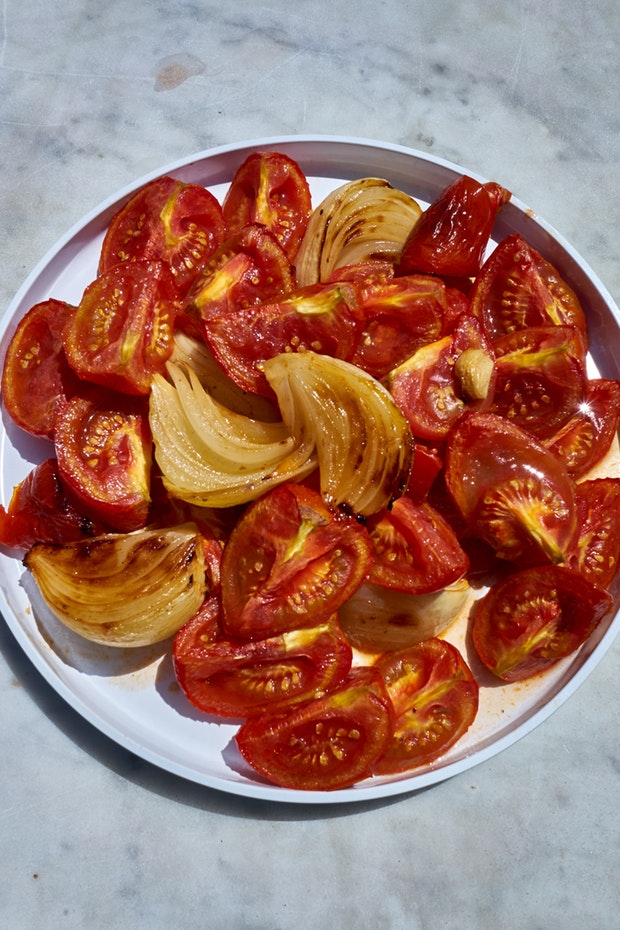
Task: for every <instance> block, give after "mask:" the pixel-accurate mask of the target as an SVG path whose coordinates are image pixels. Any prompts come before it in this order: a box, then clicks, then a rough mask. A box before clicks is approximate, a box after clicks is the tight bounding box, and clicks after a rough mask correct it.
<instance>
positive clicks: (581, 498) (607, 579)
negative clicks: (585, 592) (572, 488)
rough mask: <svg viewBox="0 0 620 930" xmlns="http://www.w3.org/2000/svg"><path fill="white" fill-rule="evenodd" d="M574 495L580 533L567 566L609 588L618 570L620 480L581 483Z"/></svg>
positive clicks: (619, 550)
mask: <svg viewBox="0 0 620 930" xmlns="http://www.w3.org/2000/svg"><path fill="white" fill-rule="evenodd" d="M575 493H576V497H577V509H578V514H579V528H580V530H579V539H578V541H577V544H576V546H575V551H574V552H573V553H572V554H571V556H570V558H569V560H568V564H569V566H570V568H573V569H574V570H575V571H578V572H581V574H582V575H584V576H585V577H586V578H589V579H590V580H591V581H595V582H596V583H597V584H599V585H600V586H601V587H603V588H609V587H610V586H611V583H612V582H613V580H614V578H615V577H616V575H617V573H618V568H619V567H620V478H593V479H591V480H589V481H581V482H580V483H579V484H578V485H577V489H576V492H575Z"/></svg>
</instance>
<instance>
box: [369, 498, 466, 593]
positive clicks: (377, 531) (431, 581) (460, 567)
mask: <svg viewBox="0 0 620 930" xmlns="http://www.w3.org/2000/svg"><path fill="white" fill-rule="evenodd" d="M367 526H368V531H369V533H370V538H371V540H372V543H373V546H374V559H373V562H372V565H371V568H370V575H369V581H371V582H373V583H374V584H378V585H381V586H383V587H385V588H394V589H395V590H397V591H406V592H407V593H409V594H428V593H430V592H431V591H438V590H440V589H441V588H445V587H446V585H449V584H452V583H453V582H455V581H457V580H458V579H459V578H461V577H462V576H463V575H464V574H465V573H466V572H467V569H468V568H469V559H468V558H467V556H466V555H465V552H464V551H463V549H462V548H461V546H460V544H459V541H458V539H457V537H456V534H455V533H454V531H453V529H452V528H451V526H450V525H449V523H448V522H447V521H446V520H444V518H443V517H442V516H441V514H440V513H439V512H438V511H437V510H435V509H434V508H433V507H432V506H431V505H430V504H428V503H421V504H415V503H414V502H413V501H412V500H411V499H410V498H409V497H400V498H398V500H396V501H394V503H393V504H392V506H391V507H390V509H389V510H386V511H384V512H383V513H381V514H379V515H378V516H377V517H371V518H370V519H369V521H368V523H367Z"/></svg>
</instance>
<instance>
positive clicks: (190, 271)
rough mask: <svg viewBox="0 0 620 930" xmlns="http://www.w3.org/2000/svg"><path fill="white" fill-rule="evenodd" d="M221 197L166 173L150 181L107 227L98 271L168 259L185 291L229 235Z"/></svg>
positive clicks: (181, 290)
mask: <svg viewBox="0 0 620 930" xmlns="http://www.w3.org/2000/svg"><path fill="white" fill-rule="evenodd" d="M225 234H226V233H225V225H224V217H223V214H222V208H221V206H220V204H219V201H218V200H217V198H216V197H214V195H213V194H212V193H210V191H208V190H206V188H204V187H201V186H200V185H198V184H185V183H183V182H182V181H177V180H175V179H174V178H170V177H167V176H164V177H161V178H156V179H155V180H153V181H150V182H149V183H148V184H145V185H144V187H142V188H140V190H139V191H136V193H135V194H134V195H133V196H132V197H131V198H130V199H129V201H128V202H127V203H126V204H125V205H124V206H122V207H121V208H120V210H118V212H117V213H116V214H115V216H113V217H112V220H111V222H110V224H109V226H108V228H107V230H106V234H105V236H104V239H103V243H102V247H101V255H100V258H99V274H103V273H104V272H106V271H109V270H110V268H112V267H113V266H114V265H116V264H118V263H119V262H127V261H142V260H147V261H154V260H161V261H163V262H165V263H166V264H167V265H168V266H169V267H170V270H171V271H172V274H173V275H174V279H175V281H176V284H177V288H178V290H179V293H180V294H181V295H183V294H185V293H187V290H188V288H189V287H190V285H191V284H192V282H193V281H194V279H195V277H196V275H197V274H198V273H199V271H200V270H201V269H202V268H203V267H204V265H205V264H206V262H207V261H208V259H209V258H210V256H211V255H212V254H213V253H214V252H215V250H216V249H217V248H219V246H220V245H221V244H222V243H223V241H224V239H225Z"/></svg>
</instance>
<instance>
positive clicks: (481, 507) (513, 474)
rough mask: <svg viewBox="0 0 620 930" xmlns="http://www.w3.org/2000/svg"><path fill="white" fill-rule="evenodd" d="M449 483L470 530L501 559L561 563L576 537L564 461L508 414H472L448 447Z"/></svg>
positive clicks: (456, 429) (570, 486) (570, 483)
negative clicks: (507, 417) (509, 417)
mask: <svg viewBox="0 0 620 930" xmlns="http://www.w3.org/2000/svg"><path fill="white" fill-rule="evenodd" d="M445 476H446V485H447V487H448V490H449V491H450V493H451V495H452V498H453V500H454V502H455V503H456V505H457V507H458V509H459V511H460V513H461V515H462V517H463V518H464V520H465V522H466V523H467V525H468V526H469V528H470V529H471V531H472V532H473V533H474V534H475V535H476V536H479V537H480V538H481V539H482V540H484V541H485V542H486V543H488V544H489V545H490V546H491V547H492V548H493V549H494V550H495V551H496V553H497V555H498V556H499V557H500V558H503V559H509V560H515V561H516V560H519V559H522V558H523V559H527V560H534V561H543V562H544V561H550V562H555V563H562V562H564V561H565V559H566V557H567V553H568V552H570V551H571V549H572V547H573V545H574V543H575V540H576V536H577V504H576V501H575V487H574V483H573V481H572V480H571V478H570V477H569V475H568V472H567V471H566V468H565V466H564V464H563V463H562V462H561V461H560V460H559V459H558V458H556V456H555V455H553V453H551V452H549V450H548V449H546V448H545V447H544V446H543V445H542V444H541V443H540V442H538V440H537V439H535V438H534V437H533V436H531V435H530V434H529V433H527V432H526V431H525V430H523V429H521V428H520V427H518V426H515V425H513V424H512V423H510V422H509V421H508V420H505V419H504V418H503V417H499V416H497V415H496V414H491V413H472V414H470V415H469V416H467V417H465V419H463V420H461V422H460V423H458V424H457V425H456V426H455V427H454V429H453V431H452V434H451V436H450V439H449V442H448V445H447V451H446V467H445Z"/></svg>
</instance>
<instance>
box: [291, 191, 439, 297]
mask: <svg viewBox="0 0 620 930" xmlns="http://www.w3.org/2000/svg"><path fill="white" fill-rule="evenodd" d="M421 213H422V209H421V207H420V205H419V204H418V203H417V202H416V201H415V200H414V199H413V198H412V197H410V196H409V195H408V194H405V193H404V192H403V191H400V190H397V189H396V188H393V187H392V186H391V184H390V183H389V182H388V181H385V180H383V179H381V178H360V179H359V180H356V181H350V182H348V183H346V184H343V185H341V186H340V187H338V188H336V190H334V191H332V192H331V193H329V194H328V195H327V197H325V199H324V200H323V201H322V202H321V203H320V204H319V206H318V207H317V208H316V209H315V210H314V211H313V213H312V215H311V217H310V221H309V223H308V226H307V228H306V232H305V234H304V238H303V240H302V242H301V246H300V248H299V252H298V253H297V258H296V260H295V267H296V274H297V283H298V284H299V285H300V286H302V287H303V286H305V285H308V284H316V283H318V282H320V281H327V280H328V279H329V277H330V275H331V273H332V271H333V270H334V269H335V268H342V267H343V266H344V265H350V264H356V263H357V262H362V261H367V260H369V259H381V260H387V261H392V262H394V261H396V260H397V259H398V258H399V256H400V253H401V251H402V247H403V245H404V244H405V241H406V239H407V237H408V235H409V233H410V232H411V230H412V229H413V227H414V225H415V223H416V222H417V220H418V218H419V216H420V215H421Z"/></svg>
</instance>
